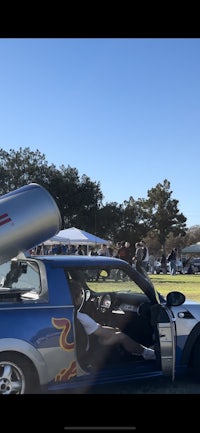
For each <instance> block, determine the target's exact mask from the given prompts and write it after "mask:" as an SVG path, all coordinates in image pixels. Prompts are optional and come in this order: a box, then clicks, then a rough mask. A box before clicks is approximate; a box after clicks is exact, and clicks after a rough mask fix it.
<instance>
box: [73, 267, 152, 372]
mask: <svg viewBox="0 0 200 433" xmlns="http://www.w3.org/2000/svg"><path fill="white" fill-rule="evenodd" d="M113 271H114V272H113ZM117 272H118V279H117V281H116V274H117ZM97 276H98V278H97ZM70 278H71V279H73V280H77V281H79V282H81V284H82V288H83V289H84V300H83V302H82V306H81V309H80V311H81V312H83V313H86V314H88V315H89V316H90V317H92V318H93V319H94V320H95V321H96V322H98V323H100V324H101V325H106V326H112V327H114V328H119V329H120V330H121V331H123V332H124V333H126V334H127V335H129V336H130V337H131V338H132V339H134V340H135V341H137V342H139V343H140V344H142V345H144V346H147V347H150V346H152V345H154V330H153V327H152V324H151V302H150V300H149V298H148V297H147V296H146V295H145V294H144V293H143V291H142V290H141V289H140V288H139V287H138V286H137V285H136V284H135V283H134V281H132V280H131V279H130V278H129V276H128V275H125V274H124V273H123V272H122V271H121V270H116V269H115V270H109V271H108V270H103V271H102V270H96V271H94V270H92V271H88V270H87V271H84V272H82V271H80V272H71V273H70V275H69V282H70ZM72 297H73V293H72ZM75 329H76V342H77V344H76V346H77V357H78V360H79V363H80V365H81V366H82V367H83V368H85V369H87V368H88V366H92V367H94V368H101V367H102V366H104V365H105V364H106V365H107V364H108V363H109V364H111V363H118V362H122V360H123V361H125V362H129V361H130V362H133V358H134V357H133V356H132V355H130V354H128V352H127V351H125V350H124V349H123V348H122V347H121V346H120V345H116V346H112V347H108V346H103V345H100V343H99V341H98V338H97V337H96V336H95V335H91V336H89V337H88V336H87V335H86V332H85V330H84V328H83V326H82V325H81V324H80V322H79V321H78V320H77V318H76V314H75ZM100 355H101V356H100ZM135 358H136V359H137V361H138V360H139V359H140V358H141V361H143V358H142V357H138V356H136V357H135Z"/></svg>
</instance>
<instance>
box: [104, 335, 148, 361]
mask: <svg viewBox="0 0 200 433" xmlns="http://www.w3.org/2000/svg"><path fill="white" fill-rule="evenodd" d="M104 328H106V329H108V333H110V335H109V336H106V338H102V337H101V339H100V342H101V343H102V344H104V345H114V344H121V345H122V346H123V348H124V349H125V350H126V351H127V352H129V353H131V354H132V355H139V356H143V358H144V359H155V352H154V350H153V349H150V348H148V347H145V346H143V345H142V344H140V343H137V341H135V340H133V339H132V338H130V337H129V336H128V335H127V334H124V333H123V332H121V331H120V330H116V329H114V328H109V327H104Z"/></svg>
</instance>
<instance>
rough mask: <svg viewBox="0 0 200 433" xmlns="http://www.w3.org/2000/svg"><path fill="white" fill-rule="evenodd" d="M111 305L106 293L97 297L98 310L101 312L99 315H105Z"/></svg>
mask: <svg viewBox="0 0 200 433" xmlns="http://www.w3.org/2000/svg"><path fill="white" fill-rule="evenodd" d="M111 305H112V299H111V296H110V295H109V294H108V293H106V294H105V295H101V296H100V297H99V301H98V309H99V310H100V311H101V313H106V312H107V311H109V310H110V308H111Z"/></svg>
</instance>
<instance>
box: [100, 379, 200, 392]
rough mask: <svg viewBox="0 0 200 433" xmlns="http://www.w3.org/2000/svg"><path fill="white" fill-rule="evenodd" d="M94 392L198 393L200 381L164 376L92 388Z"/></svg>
mask: <svg viewBox="0 0 200 433" xmlns="http://www.w3.org/2000/svg"><path fill="white" fill-rule="evenodd" d="M93 393H94V394H199V395H200V383H196V382H195V381H194V380H191V379H190V378H184V379H180V378H179V379H176V380H175V381H174V382H171V381H169V379H166V378H152V379H145V380H142V381H140V380H138V381H135V382H134V383H131V384H118V385H112V386H111V385H110V386H102V387H98V388H96V389H94V390H93Z"/></svg>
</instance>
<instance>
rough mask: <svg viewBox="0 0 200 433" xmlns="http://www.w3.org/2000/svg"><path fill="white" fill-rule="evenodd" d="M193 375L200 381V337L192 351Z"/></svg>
mask: <svg viewBox="0 0 200 433" xmlns="http://www.w3.org/2000/svg"><path fill="white" fill-rule="evenodd" d="M192 376H193V378H194V379H195V380H197V381H198V382H200V338H198V340H197V342H196V343H195V347H194V349H193V353H192Z"/></svg>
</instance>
